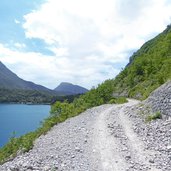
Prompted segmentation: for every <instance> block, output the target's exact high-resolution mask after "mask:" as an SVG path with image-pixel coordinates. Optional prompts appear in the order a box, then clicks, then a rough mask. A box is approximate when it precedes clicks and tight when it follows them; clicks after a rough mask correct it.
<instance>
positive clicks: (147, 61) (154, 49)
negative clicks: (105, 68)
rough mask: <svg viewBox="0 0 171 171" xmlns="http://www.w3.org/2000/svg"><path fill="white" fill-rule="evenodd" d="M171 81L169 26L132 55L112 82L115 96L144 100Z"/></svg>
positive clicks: (170, 26)
mask: <svg viewBox="0 0 171 171" xmlns="http://www.w3.org/2000/svg"><path fill="white" fill-rule="evenodd" d="M169 79H171V25H169V26H167V28H166V29H165V30H164V31H163V32H162V33H161V34H159V35H158V36H156V37H155V38H153V39H152V40H150V41H148V42H147V43H145V44H144V45H143V46H142V47H141V48H140V49H139V50H138V51H137V52H136V53H134V54H133V55H132V56H131V58H130V62H129V64H128V65H127V66H126V67H125V68H124V69H123V71H122V72H121V73H120V74H119V75H118V76H117V77H116V78H115V79H114V80H112V84H113V90H114V92H115V93H114V94H115V95H122V96H129V97H134V98H138V99H145V98H147V97H148V96H149V94H150V92H152V91H153V90H154V89H156V88H157V87H159V86H160V85H161V84H163V83H165V82H166V81H167V80H169Z"/></svg>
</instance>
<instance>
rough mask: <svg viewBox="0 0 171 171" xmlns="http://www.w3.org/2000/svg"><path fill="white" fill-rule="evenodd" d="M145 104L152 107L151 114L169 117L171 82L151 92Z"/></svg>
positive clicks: (170, 111) (170, 113)
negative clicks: (158, 113)
mask: <svg viewBox="0 0 171 171" xmlns="http://www.w3.org/2000/svg"><path fill="white" fill-rule="evenodd" d="M147 103H148V105H150V106H151V107H152V110H153V112H161V113H162V114H164V115H166V116H171V81H169V82H167V83H165V84H163V85H162V86H160V87H159V88H158V89H156V90H155V91H154V92H152V93H151V94H150V96H149V98H148V99H147Z"/></svg>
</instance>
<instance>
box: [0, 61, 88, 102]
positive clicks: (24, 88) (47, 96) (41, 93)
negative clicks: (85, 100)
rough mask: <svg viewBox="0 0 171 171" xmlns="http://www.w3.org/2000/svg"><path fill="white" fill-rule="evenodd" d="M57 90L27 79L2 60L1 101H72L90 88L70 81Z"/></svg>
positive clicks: (0, 75) (0, 69)
mask: <svg viewBox="0 0 171 171" xmlns="http://www.w3.org/2000/svg"><path fill="white" fill-rule="evenodd" d="M60 85H61V86H58V87H57V88H56V90H51V89H49V88H46V87H44V86H41V85H38V84H35V83H33V82H30V81H25V80H23V79H21V78H20V77H18V76H17V75H16V74H15V73H13V72H12V71H11V70H9V69H8V68H7V67H6V66H5V65H4V64H3V63H2V62H1V61H0V103H9V102H13V103H34V104H36V103H43V104H44V103H53V102H54V101H56V100H59V101H63V100H65V99H67V100H68V101H72V100H73V99H74V97H75V96H78V95H79V94H83V93H85V92H87V91H88V90H87V89H85V88H83V87H80V86H77V85H73V84H70V83H61V84H60Z"/></svg>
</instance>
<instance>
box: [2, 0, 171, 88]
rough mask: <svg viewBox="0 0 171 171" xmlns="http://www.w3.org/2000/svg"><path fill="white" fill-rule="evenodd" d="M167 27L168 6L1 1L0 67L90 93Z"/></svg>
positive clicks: (163, 2) (127, 1) (130, 0)
mask: <svg viewBox="0 0 171 171" xmlns="http://www.w3.org/2000/svg"><path fill="white" fill-rule="evenodd" d="M169 24H171V1H170V0H148V1H147V0H138V1H136V0H29V1H26V0H12V1H10V0H1V1H0V61H2V62H3V63H4V64H5V65H6V66H7V67H8V68H9V69H10V70H12V71H13V72H14V73H16V74H17V75H18V76H19V77H21V78H23V79H25V80H28V81H33V82H35V83H37V84H41V85H44V86H46V87H48V88H51V89H54V88H55V87H56V86H57V85H58V84H60V82H71V83H73V84H78V85H81V86H84V87H86V88H89V89H90V88H91V87H93V86H97V85H98V84H99V83H101V82H103V81H104V80H106V79H111V78H114V77H115V76H116V75H117V74H118V73H119V72H120V71H121V69H122V68H124V66H125V65H126V64H127V63H128V61H129V57H130V56H131V55H132V54H133V53H134V52H136V51H137V50H138V49H139V48H140V47H141V46H142V45H143V44H144V43H145V42H146V41H148V40H149V39H151V38H153V37H155V36H156V35H157V34H159V33H160V32H162V31H163V30H164V29H165V28H166V27H167V25H169Z"/></svg>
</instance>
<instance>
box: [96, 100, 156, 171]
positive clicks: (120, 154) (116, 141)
mask: <svg viewBox="0 0 171 171" xmlns="http://www.w3.org/2000/svg"><path fill="white" fill-rule="evenodd" d="M137 103H138V101H136V100H129V103H126V104H123V105H113V106H112V107H109V108H108V109H107V110H105V111H104V112H102V113H101V114H100V116H99V118H98V119H97V123H96V124H95V125H96V129H95V137H96V138H95V139H94V144H96V146H95V147H96V149H97V150H99V153H100V156H101V164H102V170H103V171H126V170H129V171H131V170H144V171H150V170H151V171H159V170H158V169H156V168H155V166H154V164H153V161H152V160H151V157H154V153H153V152H152V151H149V150H146V148H145V146H144V144H143V141H141V140H140V138H139V137H138V136H137V134H136V133H135V132H134V130H133V125H132V122H131V120H130V118H129V117H128V116H127V115H126V113H125V110H126V109H127V108H128V107H131V106H133V105H136V104H137Z"/></svg>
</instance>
